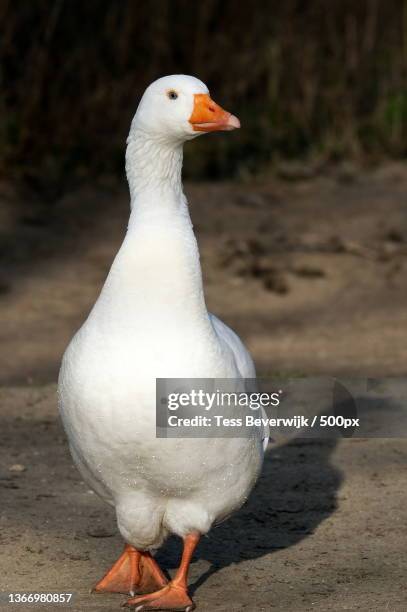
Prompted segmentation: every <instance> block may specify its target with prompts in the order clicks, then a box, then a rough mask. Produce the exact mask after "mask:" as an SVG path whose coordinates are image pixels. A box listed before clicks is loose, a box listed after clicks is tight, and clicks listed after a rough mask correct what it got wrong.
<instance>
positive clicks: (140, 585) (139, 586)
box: [92, 544, 168, 595]
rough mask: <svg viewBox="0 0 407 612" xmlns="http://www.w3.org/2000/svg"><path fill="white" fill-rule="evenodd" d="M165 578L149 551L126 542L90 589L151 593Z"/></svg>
mask: <svg viewBox="0 0 407 612" xmlns="http://www.w3.org/2000/svg"><path fill="white" fill-rule="evenodd" d="M167 582H168V581H167V579H166V578H165V576H164V574H163V573H162V571H161V570H160V568H159V566H158V564H157V563H156V561H155V560H154V559H153V557H152V556H151V555H150V553H145V552H140V551H138V550H136V549H135V548H134V547H133V546H130V545H129V544H127V545H126V546H125V548H124V551H123V553H122V554H121V555H120V557H119V558H118V560H117V561H116V563H115V564H114V565H113V566H112V567H111V568H110V570H109V571H108V572H107V573H106V574H105V575H104V577H103V578H102V580H100V581H99V582H98V583H97V584H96V586H95V587H94V588H93V589H92V591H93V592H95V593H130V594H131V595H134V593H151V592H153V591H156V590H157V589H160V588H162V587H163V586H165V585H166V584H167Z"/></svg>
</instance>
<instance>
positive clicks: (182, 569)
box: [123, 533, 200, 612]
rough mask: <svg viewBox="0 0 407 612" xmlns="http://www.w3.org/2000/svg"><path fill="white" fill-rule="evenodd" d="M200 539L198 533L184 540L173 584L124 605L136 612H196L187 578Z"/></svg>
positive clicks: (134, 598) (130, 600)
mask: <svg viewBox="0 0 407 612" xmlns="http://www.w3.org/2000/svg"><path fill="white" fill-rule="evenodd" d="M199 537H200V536H199V534H198V533H191V534H190V535H188V536H186V538H184V550H183V552H182V559H181V564H180V566H179V568H178V571H177V573H176V575H175V577H174V579H173V580H171V582H169V583H168V584H167V585H166V586H165V587H164V588H162V589H160V590H159V591H156V592H155V593H150V595H144V596H141V597H132V598H131V599H129V600H128V601H126V602H125V603H124V604H123V605H124V606H126V607H128V608H134V609H135V611H136V612H142V611H143V612H144V611H145V610H172V611H173V612H175V611H182V612H191V610H194V609H195V604H194V602H193V601H192V599H191V598H190V596H189V595H188V587H187V578H188V569H189V564H190V563H191V559H192V555H193V554H194V550H195V548H196V546H197V544H198V542H199Z"/></svg>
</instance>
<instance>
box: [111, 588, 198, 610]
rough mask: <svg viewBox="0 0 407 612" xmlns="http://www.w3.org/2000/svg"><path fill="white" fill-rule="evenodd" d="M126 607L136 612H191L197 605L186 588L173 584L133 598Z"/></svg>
mask: <svg viewBox="0 0 407 612" xmlns="http://www.w3.org/2000/svg"><path fill="white" fill-rule="evenodd" d="M123 606H124V607H128V608H134V609H135V611H136V612H142V611H143V612H144V611H145V610H171V611H172V612H191V611H192V610H194V609H195V604H194V602H193V601H192V599H191V598H190V597H189V595H188V592H187V590H186V589H185V588H183V587H180V586H178V585H176V584H174V583H172V582H169V583H168V584H167V586H165V587H164V588H162V589H160V590H159V591H156V592H155V593H150V595H145V596H142V597H132V598H131V599H129V600H128V601H126V602H125V603H124V604H123Z"/></svg>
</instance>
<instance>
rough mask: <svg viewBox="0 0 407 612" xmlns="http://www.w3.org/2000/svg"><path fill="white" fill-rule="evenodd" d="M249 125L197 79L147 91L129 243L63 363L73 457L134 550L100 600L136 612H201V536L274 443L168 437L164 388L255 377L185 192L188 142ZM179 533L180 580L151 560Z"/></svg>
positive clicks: (137, 120)
mask: <svg viewBox="0 0 407 612" xmlns="http://www.w3.org/2000/svg"><path fill="white" fill-rule="evenodd" d="M238 127H240V124H239V120H238V119H237V118H236V117H234V116H233V115H231V114H230V113H228V112H226V111H224V110H223V109H222V108H221V107H220V106H218V105H217V104H215V103H214V102H213V101H212V100H211V98H210V97H209V92H208V89H207V87H206V86H205V85H204V83H202V82H201V81H199V80H198V79H196V78H194V77H191V76H185V75H174V76H167V77H163V78H161V79H158V80H157V81H155V82H154V83H152V84H151V85H150V86H149V87H148V88H147V90H146V91H145V93H144V95H143V97H142V99H141V102H140V104H139V107H138V109H137V112H136V114H135V116H134V119H133V122H132V125H131V129H130V134H129V137H128V140H127V152H126V171H127V178H128V182H129V186H130V195H131V215H130V221H129V225H128V231H127V235H126V237H125V239H124V242H123V244H122V246H121V248H120V250H119V253H118V254H117V256H116V258H115V260H114V263H113V265H112V267H111V270H110V272H109V275H108V277H107V280H106V282H105V285H104V287H103V289H102V292H101V294H100V296H99V298H98V300H97V302H96V304H95V305H94V307H93V310H92V311H91V313H90V315H89V317H88V319H87V320H86V322H85V323H84V324H83V326H82V327H81V329H80V330H79V331H78V332H77V334H76V335H75V336H74V338H73V340H72V341H71V343H70V344H69V346H68V348H67V350H66V352H65V355H64V358H63V362H62V367H61V372H60V377H59V400H60V401H59V405H60V412H61V416H62V420H63V423H64V427H65V429H66V433H67V435H68V438H69V443H70V448H71V452H72V456H73V459H74V461H75V463H76V465H77V467H78V469H79V471H80V472H81V474H82V476H83V478H84V479H85V480H86V482H87V483H88V484H89V485H90V486H91V487H92V488H93V489H94V490H95V491H96V493H98V494H99V495H100V496H101V497H102V498H103V499H104V500H106V501H107V502H108V503H110V504H112V505H113V506H114V507H115V509H116V515H117V523H118V528H119V530H120V533H121V535H122V536H123V538H124V540H125V542H126V545H125V549H124V551H123V553H122V555H121V556H120V558H119V559H118V560H117V561H116V563H115V564H114V565H113V567H112V568H111V569H110V570H109V571H108V572H107V574H106V575H105V576H104V578H103V579H102V580H101V581H100V582H99V583H98V584H97V585H96V587H95V590H96V591H97V592H125V593H130V594H131V595H132V596H133V597H132V598H131V599H129V600H128V601H127V602H126V604H125V605H128V606H134V607H135V608H136V610H156V609H160V610H192V609H193V608H194V604H193V602H192V600H191V598H190V597H189V595H188V589H187V573H188V567H189V563H190V561H191V558H192V555H193V552H194V550H195V547H196V545H197V543H198V541H199V538H200V536H201V535H202V534H205V533H207V532H208V530H209V529H210V528H211V526H212V525H213V524H214V523H217V522H219V521H221V520H222V519H224V518H225V517H227V516H228V515H229V514H230V513H231V512H233V511H234V510H236V509H237V508H239V507H240V506H241V505H242V503H243V502H244V501H245V500H246V498H247V496H248V494H249V492H250V490H251V489H252V487H253V485H254V483H255V480H256V478H257V476H258V474H259V471H260V469H261V464H262V460H263V453H264V447H265V445H266V444H267V440H265V435H264V432H263V430H261V429H259V430H256V431H255V434H254V436H253V437H250V438H204V439H158V438H156V431H155V425H156V424H155V399H156V398H155V392H156V388H155V382H156V378H164V377H166V378H171V377H183V378H187V377H189V378H194V377H195V378H197V377H199V378H204V377H206V378H242V377H245V378H253V377H255V370H254V366H253V362H252V359H251V357H250V355H249V353H248V351H247V350H246V348H245V347H244V345H243V344H242V342H241V341H240V339H239V338H238V336H237V335H236V334H235V333H234V332H233V331H232V330H231V329H229V328H228V327H227V326H226V325H225V324H224V323H222V322H221V321H220V320H219V319H217V318H215V317H214V316H213V315H210V314H209V313H208V312H207V309H206V305H205V300H204V295H203V288H202V277H201V268H200V263H199V252H198V247H197V243H196V240H195V236H194V233H193V229H192V224H191V220H190V216H189V212H188V207H187V201H186V198H185V196H184V194H183V191H182V182H181V167H182V147H183V143H184V141H187V140H190V139H192V138H194V137H195V136H198V135H199V134H202V133H204V132H211V131H215V130H232V129H234V128H238ZM169 533H173V534H176V535H178V536H180V537H181V538H183V541H184V549H183V554H182V560H181V564H180V567H179V569H178V571H177V573H176V575H175V577H174V579H173V580H171V581H169V582H168V581H167V579H166V578H165V576H164V574H163V573H162V572H161V570H160V568H159V566H158V564H157V563H156V561H155V560H154V558H153V556H152V555H151V552H150V551H154V550H155V549H156V548H157V547H159V546H160V545H161V543H162V542H163V540H164V539H165V537H166V536H167V535H168V534H169ZM135 592H137V593H142V595H141V596H138V597H134V594H135Z"/></svg>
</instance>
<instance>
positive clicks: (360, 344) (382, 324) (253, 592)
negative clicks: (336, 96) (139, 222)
mask: <svg viewBox="0 0 407 612" xmlns="http://www.w3.org/2000/svg"><path fill="white" fill-rule="evenodd" d="M285 174H287V172H286V173H285ZM288 174H289V177H288V178H289V179H290V180H287V176H286V177H285V179H284V180H283V179H272V180H271V179H267V180H258V181H256V182H250V183H233V184H228V183H218V184H193V185H187V194H188V196H189V200H190V203H191V213H192V217H193V221H194V224H195V227H196V230H197V234H198V239H199V244H200V248H201V253H202V265H203V269H204V276H205V286H206V296H207V302H208V306H209V308H210V310H212V312H214V313H215V314H217V315H218V316H220V317H222V318H223V319H224V320H225V321H226V322H227V323H229V324H230V325H231V326H232V327H234V328H235V329H236V330H237V331H238V332H239V334H240V335H241V336H242V337H243V338H244V339H245V341H246V342H247V344H248V346H249V347H250V349H251V351H252V353H253V355H254V357H255V360H256V363H257V366H258V372H259V373H260V374H262V375H270V374H279V375H281V374H284V375H297V374H298V375H303V374H323V375H337V376H339V377H340V376H354V377H361V376H380V377H383V376H403V375H405V374H406V373H407V343H406V341H405V338H406V337H407V308H406V304H407V284H406V282H405V278H406V271H407V207H406V193H407V167H405V166H403V165H400V164H391V165H387V166H384V167H381V168H378V169H375V170H372V171H363V172H361V171H357V170H355V168H353V167H351V166H343V167H340V168H339V167H337V168H334V169H331V170H327V171H326V172H325V173H324V175H322V176H315V177H311V178H309V177H307V176H306V174H304V176H297V175H295V173H293V172H289V173H288ZM294 179H295V180H294ZM0 199H1V202H2V206H1V210H0V228H1V229H0V258H1V263H2V267H1V269H0V320H1V328H0V346H1V351H0V383H1V385H2V386H1V388H0V406H1V408H0V411H1V414H0V416H1V427H0V438H1V448H0V455H1V462H0V493H1V505H0V521H1V530H0V542H1V556H0V570H1V576H2V579H1V589H0V590H1V591H10V590H15V591H22V590H24V591H43V592H45V591H53V592H55V591H61V592H62V591H64V592H71V591H72V592H75V593H76V594H77V595H76V599H75V601H74V603H73V604H72V605H70V606H69V607H66V609H67V610H68V609H69V610H72V611H73V610H75V611H78V612H82V611H84V610H95V611H96V610H98V611H99V610H118V609H120V604H121V603H122V602H123V601H124V599H125V598H124V597H123V596H120V595H118V596H115V595H111V596H110V595H109V596H107V595H90V594H89V588H90V587H91V586H92V584H93V583H95V581H97V580H98V579H99V578H100V577H101V575H102V574H103V573H104V571H105V570H106V569H107V567H108V566H109V564H111V563H112V562H113V560H114V558H115V557H116V556H117V555H118V553H119V551H120V549H121V541H120V538H119V536H118V534H117V530H116V528H115V523H114V517H113V515H112V513H111V510H110V509H109V508H107V507H105V506H104V504H103V503H102V502H101V501H100V500H99V499H98V498H97V497H96V496H95V495H94V494H93V493H92V492H90V491H89V490H88V489H87V487H86V485H85V484H84V483H83V482H82V481H81V478H80V476H79V474H78V473H77V472H76V470H75V469H74V468H73V466H72V463H71V461H70V457H69V454H68V451H67V446H66V442H65V438H64V435H63V432H62V430H61V428H60V424H59V422H58V419H57V415H56V397H55V389H56V387H55V380H56V376H57V372H58V366H59V361H60V358H61V355H62V352H63V350H64V347H65V345H66V344H67V342H68V341H69V339H70V337H71V336H72V334H73V332H74V331H75V330H76V329H77V327H78V326H79V325H80V323H81V322H82V321H83V319H84V317H85V316H86V314H87V312H88V311H89V308H90V307H91V305H92V303H93V302H94V300H95V297H96V296H97V294H98V291H99V290H100V287H101V284H102V283H103V279H104V277H105V275H106V272H107V270H108V268H109V265H110V263H111V260H112V258H113V256H114V254H115V252H116V251H117V249H118V247H119V245H120V242H121V240H122V238H123V235H124V232H125V227H126V221H127V215H128V196H127V192H126V191H125V189H124V188H123V189H121V190H119V189H117V188H116V187H114V185H113V184H110V183H108V182H107V181H106V182H105V184H102V183H99V184H97V185H94V186H92V188H88V189H81V190H80V191H79V192H76V193H74V194H70V195H68V196H65V197H64V198H62V199H61V200H60V201H58V202H57V203H56V204H55V205H53V206H52V207H51V208H50V207H46V206H45V205H44V206H41V205H39V204H38V203H34V202H33V201H32V200H30V199H29V198H24V197H22V196H21V194H18V195H17V194H15V193H14V192H13V191H12V190H11V189H10V188H8V187H6V186H5V185H2V186H0ZM406 463H407V442H406V441H405V440H402V439H388V440H380V439H371V440H358V439H354V440H301V439H294V440H291V441H290V442H285V443H283V444H280V445H278V446H274V447H271V448H270V449H269V452H268V455H267V459H266V463H265V467H264V471H263V475H262V477H261V480H260V482H259V483H258V486H257V488H256V489H255V491H254V492H253V494H252V496H251V499H250V501H249V503H248V504H247V505H246V506H245V507H244V508H243V509H242V510H241V511H240V512H239V513H238V514H237V515H236V516H234V517H233V518H232V519H230V520H229V521H228V522H226V523H224V524H223V525H222V526H220V527H218V528H217V529H214V530H213V531H212V532H211V533H210V534H209V536H208V537H207V538H205V539H204V540H203V541H202V543H201V545H200V547H199V549H198V553H197V555H196V560H195V562H194V563H193V566H192V569H191V582H192V591H193V596H194V600H195V602H196V603H197V605H198V606H199V610H202V611H208V612H209V611H211V612H212V611H215V610H224V611H229V610H232V611H234V610H276V611H281V612H283V611H284V612H286V611H287V612H299V611H303V610H304V611H308V610H319V611H321V612H322V611H327V610H377V611H384V610H386V611H387V610H388V611H390V612H391V611H403V612H404V610H406V609H407V587H406V583H405V575H406V565H407V533H406V531H407V526H406V518H407V517H406V502H407V500H406V493H405V491H406V485H407V476H406V469H405V468H406ZM16 464H17V466H23V467H15V466H16ZM13 466H14V467H13ZM18 470H20V471H18ZM178 554H179V543H178V542H176V541H170V542H168V544H167V545H166V546H165V548H164V549H163V550H162V551H161V552H160V554H159V560H160V562H161V563H162V565H163V567H164V568H166V569H167V570H169V571H170V572H172V571H173V569H174V568H175V567H176V563H177V558H178ZM0 605H1V604H0ZM3 608H4V609H10V610H11V609H14V608H13V607H12V606H8V605H6V604H3ZM51 608H52V609H54V608H53V607H52V606H51V607H50V606H47V607H44V608H41V606H37V607H36V608H35V609H36V610H39V609H44V610H46V609H48V610H49V609H51ZM15 609H16V610H17V609H20V610H21V609H22V607H21V606H19V607H17V606H15ZM29 609H30V608H29V606H24V610H29ZM33 609H34V608H33ZM55 609H57V608H55ZM61 609H62V607H61ZM64 609H65V608H64Z"/></svg>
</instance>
